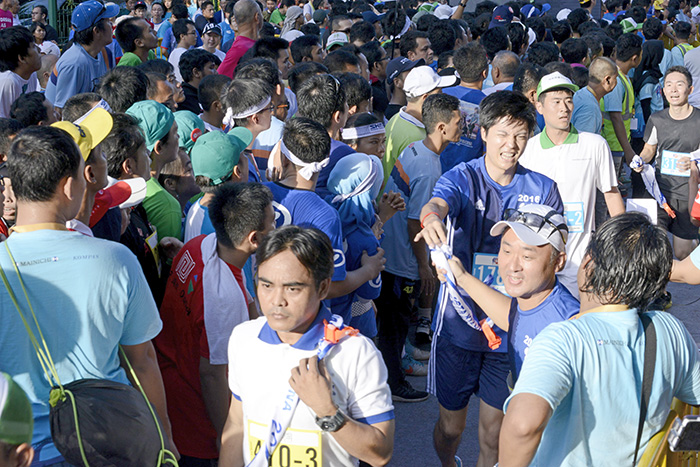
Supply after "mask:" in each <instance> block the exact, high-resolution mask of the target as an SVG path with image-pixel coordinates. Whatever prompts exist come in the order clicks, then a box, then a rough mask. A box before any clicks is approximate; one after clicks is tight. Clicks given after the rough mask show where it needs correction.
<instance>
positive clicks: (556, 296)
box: [550, 281, 581, 319]
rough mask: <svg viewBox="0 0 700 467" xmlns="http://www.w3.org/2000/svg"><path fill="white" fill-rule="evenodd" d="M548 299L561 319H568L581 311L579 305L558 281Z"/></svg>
mask: <svg viewBox="0 0 700 467" xmlns="http://www.w3.org/2000/svg"><path fill="white" fill-rule="evenodd" d="M550 297H551V302H550V304H551V306H552V307H553V309H554V310H556V312H557V313H558V314H559V315H560V316H561V317H562V318H563V319H569V318H571V317H572V316H574V315H576V314H577V313H578V312H579V311H580V310H581V303H580V302H579V301H578V300H577V299H576V297H574V296H573V295H572V294H571V292H569V289H567V288H566V287H565V286H564V285H563V284H561V283H560V282H559V281H557V283H556V285H555V286H554V291H553V293H552V294H551V295H550Z"/></svg>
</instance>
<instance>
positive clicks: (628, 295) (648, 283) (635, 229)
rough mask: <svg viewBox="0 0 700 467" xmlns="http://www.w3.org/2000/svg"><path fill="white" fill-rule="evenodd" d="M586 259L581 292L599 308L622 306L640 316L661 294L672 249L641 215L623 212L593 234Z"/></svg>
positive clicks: (671, 257) (667, 272)
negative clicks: (589, 296) (598, 302)
mask: <svg viewBox="0 0 700 467" xmlns="http://www.w3.org/2000/svg"><path fill="white" fill-rule="evenodd" d="M586 257H588V258H590V261H588V262H586V259H585V257H584V269H583V271H584V278H585V279H584V283H583V285H582V286H581V291H582V292H586V293H590V294H593V295H594V296H595V297H596V298H598V299H599V300H600V301H601V303H602V304H624V305H627V306H628V307H630V308H636V309H637V311H638V312H640V313H641V312H643V311H646V309H647V308H648V306H649V305H650V304H651V302H652V301H653V300H654V299H656V298H657V297H659V296H661V295H663V294H664V292H665V289H666V284H667V283H668V281H669V278H670V276H671V266H672V264H673V249H672V248H671V243H670V242H669V240H668V237H667V236H666V231H665V230H664V229H663V228H661V227H659V226H656V225H654V224H653V223H652V222H651V221H650V220H649V218H648V217H647V216H646V215H644V214H642V213H639V212H626V213H623V214H620V215H619V216H615V217H613V218H611V219H609V220H608V221H607V222H605V223H604V224H603V225H602V226H601V227H599V228H598V229H597V230H596V232H595V233H594V234H593V236H592V238H591V240H590V242H589V244H588V247H587V248H586Z"/></svg>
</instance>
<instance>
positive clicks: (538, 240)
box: [491, 204, 569, 252]
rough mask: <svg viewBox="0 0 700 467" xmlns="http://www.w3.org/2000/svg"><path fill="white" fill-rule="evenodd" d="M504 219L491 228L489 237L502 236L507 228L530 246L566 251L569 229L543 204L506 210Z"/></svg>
mask: <svg viewBox="0 0 700 467" xmlns="http://www.w3.org/2000/svg"><path fill="white" fill-rule="evenodd" d="M504 217H505V219H504V220H502V221H500V222H497V223H496V225H494V226H493V227H491V236H492V237H498V236H499V235H502V234H503V232H505V230H506V229H507V228H509V227H510V228H511V229H513V232H515V234H516V235H517V236H518V238H519V239H520V240H522V241H523V242H525V243H526V244H527V245H531V246H541V245H546V244H547V243H549V244H550V245H552V246H553V247H554V248H555V249H556V250H557V251H559V252H564V251H566V241H567V239H568V238H569V228H568V227H567V226H566V219H565V218H564V216H563V215H561V214H560V213H559V212H557V211H555V210H554V209H552V208H551V207H550V206H545V205H544V204H526V205H523V206H521V207H519V208H518V209H506V212H505V216H504Z"/></svg>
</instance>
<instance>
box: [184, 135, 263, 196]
mask: <svg viewBox="0 0 700 467" xmlns="http://www.w3.org/2000/svg"><path fill="white" fill-rule="evenodd" d="M251 141H253V133H251V132H250V130H248V129H247V128H243V127H235V128H233V129H232V130H231V131H229V132H228V134H227V133H223V132H221V131H210V132H209V133H206V134H204V135H202V136H201V137H199V138H198V139H197V142H196V143H195V144H194V147H193V148H192V153H191V154H190V158H191V159H192V171H193V172H194V175H195V177H196V176H198V175H203V176H205V177H209V178H210V179H211V181H212V184H213V185H219V184H221V183H223V182H225V181H226V180H228V179H229V178H230V177H231V174H232V173H233V168H234V167H236V165H238V161H239V159H240V156H241V153H242V152H243V150H244V149H245V148H247V147H248V145H249V144H250V143H251Z"/></svg>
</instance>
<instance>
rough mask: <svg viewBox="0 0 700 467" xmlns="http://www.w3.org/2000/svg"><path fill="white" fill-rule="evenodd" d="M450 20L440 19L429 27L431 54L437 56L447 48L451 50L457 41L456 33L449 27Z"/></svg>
mask: <svg viewBox="0 0 700 467" xmlns="http://www.w3.org/2000/svg"><path fill="white" fill-rule="evenodd" d="M449 21H450V20H441V21H440V22H438V23H435V24H433V25H432V26H431V27H430V30H429V32H428V36H429V38H430V48H431V49H433V55H435V56H438V55H440V54H441V53H443V52H447V51H448V50H453V49H454V48H455V44H456V43H457V33H456V32H455V30H454V28H452V27H450V23H449Z"/></svg>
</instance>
